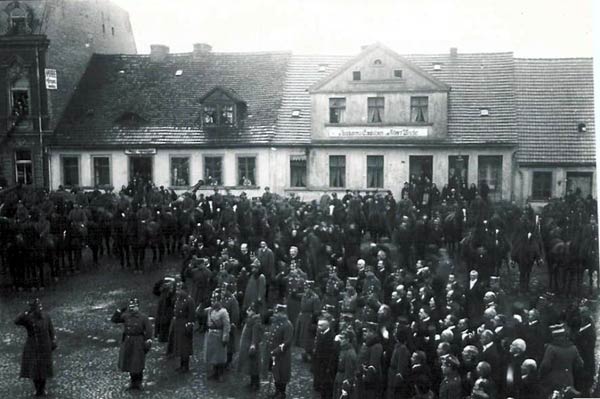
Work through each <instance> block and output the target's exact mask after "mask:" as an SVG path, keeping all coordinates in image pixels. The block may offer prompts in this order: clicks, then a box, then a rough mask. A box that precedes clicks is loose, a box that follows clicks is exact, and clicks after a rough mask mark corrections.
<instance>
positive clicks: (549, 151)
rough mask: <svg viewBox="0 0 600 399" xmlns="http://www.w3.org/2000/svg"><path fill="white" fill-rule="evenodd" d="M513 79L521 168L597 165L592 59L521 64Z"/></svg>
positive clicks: (523, 62) (516, 62) (525, 62)
mask: <svg viewBox="0 0 600 399" xmlns="http://www.w3.org/2000/svg"><path fill="white" fill-rule="evenodd" d="M515 74H516V94H517V120H518V122H517V126H518V131H519V150H518V152H517V160H518V162H520V163H532V164H535V163H538V164H539V163H557V162H558V163H594V162H595V159H596V158H595V148H596V146H595V132H596V129H595V124H594V85H593V81H594V78H593V62H592V59H591V58H562V59H519V58H517V59H515ZM579 123H585V124H586V128H587V131H586V132H585V133H580V132H579V131H578V125H579Z"/></svg>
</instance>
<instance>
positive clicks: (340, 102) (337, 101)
mask: <svg viewBox="0 0 600 399" xmlns="http://www.w3.org/2000/svg"><path fill="white" fill-rule="evenodd" d="M345 118H346V97H331V98H329V123H335V124H338V123H344V122H345Z"/></svg>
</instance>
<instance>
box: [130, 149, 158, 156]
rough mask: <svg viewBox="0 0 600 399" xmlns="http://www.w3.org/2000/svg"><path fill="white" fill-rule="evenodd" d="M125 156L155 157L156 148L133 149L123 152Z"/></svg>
mask: <svg viewBox="0 0 600 399" xmlns="http://www.w3.org/2000/svg"><path fill="white" fill-rule="evenodd" d="M125 155H156V148H133V149H127V150H125Z"/></svg>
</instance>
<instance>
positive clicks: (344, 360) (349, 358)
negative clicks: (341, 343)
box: [333, 345, 358, 398]
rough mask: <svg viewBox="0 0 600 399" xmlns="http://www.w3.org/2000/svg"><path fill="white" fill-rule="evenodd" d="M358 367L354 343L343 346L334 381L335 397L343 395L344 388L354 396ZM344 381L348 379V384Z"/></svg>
mask: <svg viewBox="0 0 600 399" xmlns="http://www.w3.org/2000/svg"><path fill="white" fill-rule="evenodd" d="M357 367H358V360H357V356H356V351H355V350H354V347H353V346H352V345H348V346H347V347H342V350H341V351H340V353H339V356H338V357H337V369H336V374H335V380H334V383H333V397H334V398H339V397H340V396H341V394H342V389H344V390H345V391H347V392H348V396H349V397H354V392H353V388H354V384H355V377H356V369H357ZM344 381H346V384H344Z"/></svg>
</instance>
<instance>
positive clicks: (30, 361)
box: [15, 299, 56, 396]
mask: <svg viewBox="0 0 600 399" xmlns="http://www.w3.org/2000/svg"><path fill="white" fill-rule="evenodd" d="M15 324H16V325H18V326H22V327H25V329H26V330H27V341H25V347H24V348H23V355H22V357H21V373H20V375H19V376H20V377H21V378H29V379H31V380H33V384H34V386H35V396H46V394H47V393H46V380H47V379H48V378H52V377H53V376H54V369H53V365H52V351H54V349H56V336H55V334H54V327H53V325H52V320H51V319H50V316H48V314H46V313H45V312H44V311H43V307H42V303H41V302H40V300H39V299H35V300H33V301H31V302H30V303H29V306H28V309H27V310H26V311H25V312H23V313H21V314H20V315H19V316H17V318H16V319H15Z"/></svg>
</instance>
